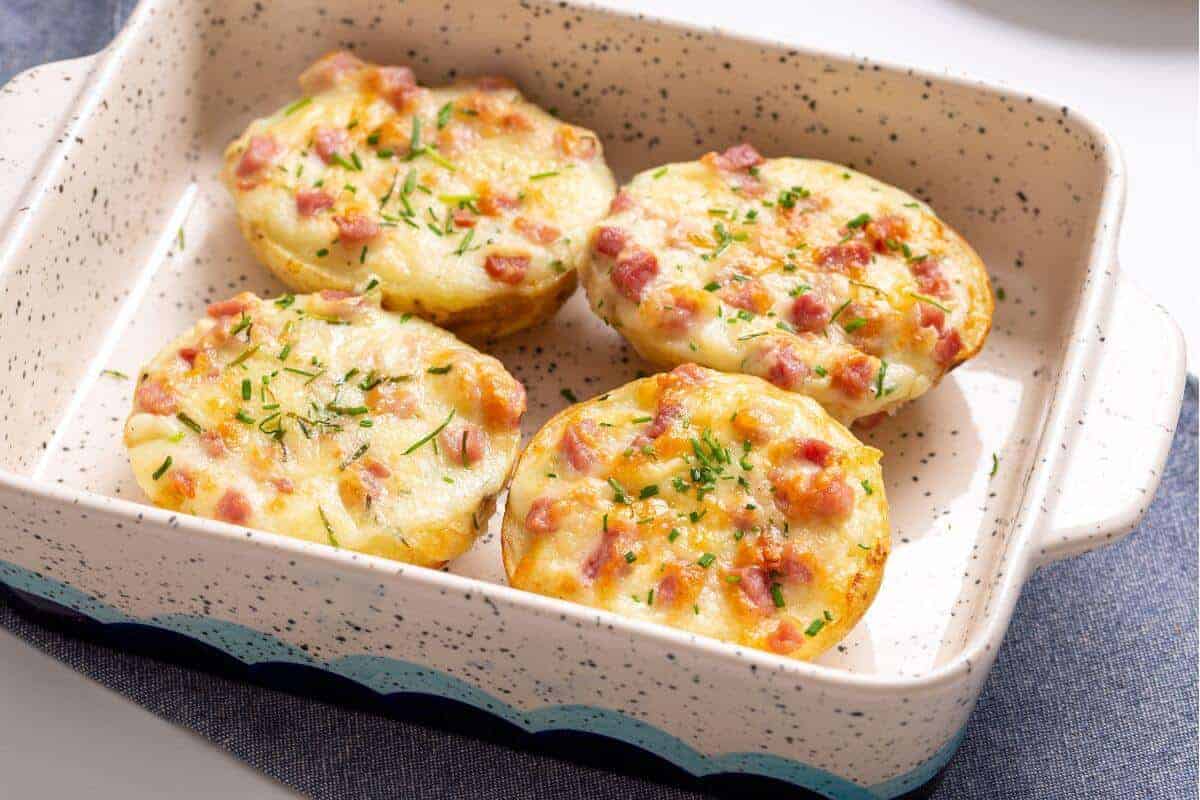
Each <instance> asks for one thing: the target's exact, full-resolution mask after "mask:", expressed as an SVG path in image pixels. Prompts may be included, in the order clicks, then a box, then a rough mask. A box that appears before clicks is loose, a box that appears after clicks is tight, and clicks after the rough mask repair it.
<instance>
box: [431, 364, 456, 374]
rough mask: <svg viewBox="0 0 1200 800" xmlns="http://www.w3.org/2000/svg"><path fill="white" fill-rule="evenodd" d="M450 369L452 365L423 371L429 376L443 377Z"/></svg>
mask: <svg viewBox="0 0 1200 800" xmlns="http://www.w3.org/2000/svg"><path fill="white" fill-rule="evenodd" d="M452 369H454V365H453V364H446V365H445V366H443V367H430V368H429V369H427V370H425V371H426V372H428V373H429V374H430V375H445V374H446V373H447V372H449V371H450V370H452Z"/></svg>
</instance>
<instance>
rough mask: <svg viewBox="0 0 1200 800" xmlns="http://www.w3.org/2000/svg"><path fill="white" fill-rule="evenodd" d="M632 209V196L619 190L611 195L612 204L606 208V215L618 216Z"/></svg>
mask: <svg viewBox="0 0 1200 800" xmlns="http://www.w3.org/2000/svg"><path fill="white" fill-rule="evenodd" d="M631 208H633V195H631V194H629V192H627V191H625V190H624V189H621V190H620V191H618V192H617V193H616V194H615V195H613V199H612V203H610V204H609V206H608V213H610V214H619V213H621V212H622V211H628V210H629V209H631Z"/></svg>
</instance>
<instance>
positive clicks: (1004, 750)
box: [0, 0, 1198, 800]
mask: <svg viewBox="0 0 1200 800" xmlns="http://www.w3.org/2000/svg"><path fill="white" fill-rule="evenodd" d="M132 5H133V0H95V1H94V2H90V3H89V2H70V0H0V83H2V82H4V81H5V80H7V79H8V78H9V77H11V76H12V75H13V74H15V73H16V72H18V71H20V70H22V69H25V68H26V67H29V66H33V65H35V64H38V63H41V62H45V61H52V60H56V59H62V58H70V57H73V56H77V55H83V54H86V53H90V52H94V51H95V50H97V49H99V48H100V47H102V46H103V45H104V44H105V43H106V42H107V41H108V40H109V39H110V38H111V37H112V36H113V35H114V33H115V32H116V30H117V29H118V28H119V26H120V24H121V21H122V20H123V19H124V18H125V15H127V14H128V12H129V10H130V8H131V7H132ZM1196 421H1197V390H1196V382H1195V380H1191V381H1189V383H1188V388H1187V394H1186V397H1185V400H1184V410H1183V413H1182V416H1181V419H1180V424H1179V428H1178V431H1177V433H1176V436H1175V444H1174V448H1173V450H1172V452H1171V457H1170V462H1169V464H1168V467H1167V470H1166V473H1165V475H1164V478H1163V482H1162V486H1161V487H1160V489H1159V491H1158V495H1157V498H1156V500H1155V502H1154V504H1153V505H1152V506H1151V508H1150V511H1149V513H1148V514H1147V516H1146V519H1145V521H1144V522H1143V524H1142V526H1141V528H1140V529H1139V530H1138V531H1137V532H1136V533H1135V534H1134V535H1133V536H1131V537H1130V538H1128V539H1126V540H1124V541H1122V542H1120V543H1118V544H1116V545H1113V546H1111V547H1109V548H1106V549H1104V550H1100V551H1098V552H1095V553H1092V554H1089V555H1086V556H1082V557H1080V558H1075V559H1071V560H1070V561H1066V562H1063V563H1060V564H1055V565H1053V566H1050V567H1047V568H1045V569H1043V570H1041V571H1040V572H1038V573H1037V574H1036V575H1035V576H1034V577H1033V578H1032V580H1030V582H1029V584H1028V586H1027V587H1026V589H1025V591H1024V594H1023V595H1022V597H1021V600H1020V602H1019V604H1018V606H1017V609H1016V613H1015V616H1014V617H1013V621H1012V626H1011V628H1010V630H1009V633H1008V636H1007V637H1006V639H1005V641H1004V645H1003V647H1002V648H1001V650H1000V653H999V656H998V659H997V662H996V665H995V668H994V669H993V670H992V673H991V675H990V677H989V679H988V682H987V685H986V686H985V688H984V691H983V694H982V696H981V698H980V700H979V704H978V706H977V707H976V710H975V713H974V715H973V716H972V718H971V721H970V723H969V726H968V729H967V733H966V737H965V739H964V741H963V744H962V746H961V748H960V749H959V751H958V754H957V755H956V756H955V758H954V760H953V761H952V762H951V763H950V766H949V767H948V769H947V770H946V771H945V773H944V775H943V776H942V781H941V783H940V785H938V787H937V788H936V789H935V790H934V791H933V793H932V795H931V796H932V797H935V798H946V799H949V798H973V799H976V800H985V799H987V798H1005V799H1006V800H1008V799H1011V798H1039V800H1040V799H1041V798H1056V799H1057V800H1075V799H1076V798H1078V799H1079V800H1084V799H1085V798H1086V799H1087V800H1096V799H1097V798H1155V800H1161V799H1163V798H1194V797H1195V796H1196V786H1197V749H1196V747H1197V723H1196V718H1197V711H1196V710H1197V635H1196V633H1197V512H1196V498H1197V488H1198V487H1197V422H1196ZM0 625H3V626H5V627H6V628H8V629H10V630H12V631H14V632H15V633H16V634H17V635H19V636H21V637H22V638H24V639H25V640H27V641H29V642H30V643H31V644H33V645H35V646H37V647H40V648H41V649H43V650H45V651H46V652H48V653H50V654H52V655H54V656H56V657H58V658H60V659H61V660H63V661H65V662H67V663H69V664H70V665H72V666H73V667H75V668H76V669H78V670H79V671H81V672H83V673H85V674H87V675H89V676H90V677H92V678H94V679H95V680H97V681H99V682H100V683H103V684H104V685H106V686H108V687H110V688H112V689H113V690H115V691H118V692H121V693H122V694H124V695H126V696H128V697H130V698H132V699H133V700H135V701H136V702H138V703H140V704H141V705H143V706H144V707H146V708H147V709H149V710H150V711H152V712H154V713H156V714H159V715H160V716H163V717H165V718H167V719H170V720H173V721H175V722H177V723H179V724H181V725H184V726H186V727H189V728H191V729H193V730H195V731H197V732H198V733H200V734H201V735H203V736H206V737H208V738H209V739H211V740H212V741H213V742H215V743H216V744H217V745H219V746H221V747H223V748H225V749H227V750H228V751H229V752H231V753H232V754H234V755H235V756H237V757H238V758H240V759H242V760H244V761H246V762H247V763H249V764H251V765H253V766H254V767H256V768H258V769H260V770H262V771H264V772H266V773H268V774H270V775H272V776H274V777H275V778H277V779H279V780H280V781H282V782H284V783H286V784H287V785H289V786H292V787H294V788H296V789H297V790H299V791H302V792H304V793H306V794H309V795H312V796H314V797H321V798H355V800H365V798H375V797H464V796H487V797H514V798H525V797H531V798H532V797H539V798H541V797H560V796H571V797H574V796H579V797H588V798H603V797H613V798H618V797H620V798H642V797H646V798H649V797H671V798H684V797H703V796H707V795H710V794H712V793H713V792H714V791H715V790H716V789H718V788H719V787H715V786H713V785H712V784H699V783H697V782H695V781H688V780H685V779H683V778H681V777H680V776H679V775H677V774H674V773H672V772H671V771H670V770H665V769H661V768H655V767H654V766H645V765H638V764H633V763H631V762H633V761H636V760H637V759H636V756H635V755H633V754H629V753H625V754H624V755H623V756H615V757H614V756H599V757H598V756H597V755H596V744H595V742H594V740H589V741H587V742H583V743H581V744H577V745H576V746H575V749H574V750H573V749H572V743H571V741H570V740H569V739H568V740H567V741H566V742H565V743H562V742H560V744H559V745H558V746H556V747H555V748H554V749H553V750H549V751H548V750H538V749H536V748H534V749H531V748H529V747H526V746H525V745H524V744H522V743H519V742H516V741H515V740H513V739H511V738H509V737H508V734H507V733H505V732H501V733H500V734H495V733H492V734H491V735H487V734H486V733H485V732H484V731H483V728H485V727H486V725H482V726H481V725H480V724H479V723H478V720H475V721H472V722H469V723H467V724H465V725H457V726H456V725H452V724H447V723H446V719H445V717H446V714H445V712H444V709H443V708H441V707H438V706H437V705H436V704H435V705H433V706H432V707H431V710H429V711H427V712H425V713H424V714H423V715H422V714H416V715H413V714H410V715H409V716H408V717H407V718H401V719H392V718H388V717H385V716H381V715H378V714H375V713H371V712H370V711H367V710H362V709H361V708H356V707H354V706H353V705H349V706H347V705H333V704H329V703H326V702H322V701H319V700H311V699H306V698H304V697H300V696H296V695H293V694H286V693H282V692H279V691H275V690H273V689H268V688H261V687H258V686H254V685H250V684H248V683H246V682H244V681H241V680H236V679H231V678H229V677H226V676H225V675H224V674H221V673H220V672H219V671H218V672H217V673H214V672H212V671H205V672H202V671H197V670H192V669H188V668H185V667H181V666H178V665H176V664H172V663H164V662H160V661H154V660H150V659H148V658H146V657H143V656H139V655H131V654H129V653H125V652H120V651H117V650H114V649H112V648H110V647H107V646H105V645H104V644H102V643H99V644H98V643H96V642H94V641H91V640H88V639H81V638H79V637H77V636H74V635H70V634H69V633H63V632H61V631H60V630H58V629H57V628H56V627H54V626H48V625H45V624H41V623H40V622H38V621H35V620H32V619H30V618H28V617H27V616H22V615H18V614H17V612H16V611H15V610H14V607H13V606H12V605H11V604H9V603H5V602H3V601H0ZM381 745H383V746H382V747H381ZM381 751H383V752H385V753H387V754H388V757H386V758H378V757H373V756H372V754H376V753H379V752H381Z"/></svg>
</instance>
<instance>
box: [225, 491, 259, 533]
mask: <svg viewBox="0 0 1200 800" xmlns="http://www.w3.org/2000/svg"><path fill="white" fill-rule="evenodd" d="M253 510H254V509H253V508H251V506H250V501H249V500H247V499H246V495H244V494H242V493H241V492H239V491H238V490H237V489H226V490H225V494H223V495H221V499H220V500H218V501H217V509H216V511H217V519H219V520H224V521H225V522H232V523H233V524H234V525H244V524H245V523H246V521H247V520H248V519H250V513H251V512H252V511H253Z"/></svg>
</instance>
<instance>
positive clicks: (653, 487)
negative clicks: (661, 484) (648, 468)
mask: <svg viewBox="0 0 1200 800" xmlns="http://www.w3.org/2000/svg"><path fill="white" fill-rule="evenodd" d="M656 494H658V484H656V483H651V484H649V485H648V486H643V487H642V490H641V491H640V492H638V499H639V500H645V499H646V498H648V497H654V495H656Z"/></svg>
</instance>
